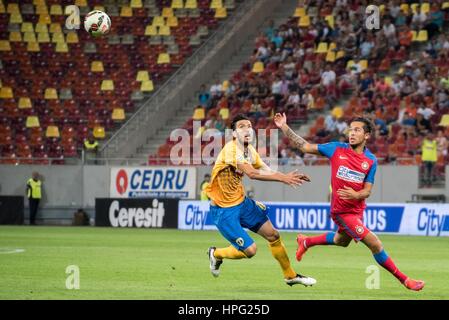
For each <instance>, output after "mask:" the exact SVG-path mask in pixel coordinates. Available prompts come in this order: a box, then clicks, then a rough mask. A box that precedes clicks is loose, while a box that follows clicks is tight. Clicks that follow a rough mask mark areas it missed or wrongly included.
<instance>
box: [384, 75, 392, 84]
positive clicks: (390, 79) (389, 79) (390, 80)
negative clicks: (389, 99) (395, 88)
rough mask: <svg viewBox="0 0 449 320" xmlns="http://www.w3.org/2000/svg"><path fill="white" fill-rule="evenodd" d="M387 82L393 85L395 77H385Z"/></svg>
mask: <svg viewBox="0 0 449 320" xmlns="http://www.w3.org/2000/svg"><path fill="white" fill-rule="evenodd" d="M385 83H386V84H388V85H389V86H391V85H392V84H393V78H392V77H385Z"/></svg>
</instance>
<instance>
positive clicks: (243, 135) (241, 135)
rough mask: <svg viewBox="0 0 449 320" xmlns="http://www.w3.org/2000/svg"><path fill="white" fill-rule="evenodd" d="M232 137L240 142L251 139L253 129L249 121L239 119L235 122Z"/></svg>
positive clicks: (247, 141) (243, 142) (244, 142)
mask: <svg viewBox="0 0 449 320" xmlns="http://www.w3.org/2000/svg"><path fill="white" fill-rule="evenodd" d="M234 137H235V138H236V139H237V140H238V141H239V142H240V143H242V144H248V143H250V142H251V141H252V140H253V137H254V130H253V126H252V125H251V121H248V120H241V121H239V122H237V125H236V127H235V131H234Z"/></svg>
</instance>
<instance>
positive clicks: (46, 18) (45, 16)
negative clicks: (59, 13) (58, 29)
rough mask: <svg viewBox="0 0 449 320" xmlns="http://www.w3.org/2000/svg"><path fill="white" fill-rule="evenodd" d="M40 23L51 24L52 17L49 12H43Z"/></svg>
mask: <svg viewBox="0 0 449 320" xmlns="http://www.w3.org/2000/svg"><path fill="white" fill-rule="evenodd" d="M39 23H43V24H51V18H50V16H49V15H48V14H41V15H40V16H39Z"/></svg>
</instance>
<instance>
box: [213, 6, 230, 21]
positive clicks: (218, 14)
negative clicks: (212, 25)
mask: <svg viewBox="0 0 449 320" xmlns="http://www.w3.org/2000/svg"><path fill="white" fill-rule="evenodd" d="M227 17H228V9H226V8H217V9H216V11H215V18H216V19H224V18H227Z"/></svg>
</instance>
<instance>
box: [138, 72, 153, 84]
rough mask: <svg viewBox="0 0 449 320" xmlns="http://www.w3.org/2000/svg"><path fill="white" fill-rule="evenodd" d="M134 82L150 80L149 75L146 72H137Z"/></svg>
mask: <svg viewBox="0 0 449 320" xmlns="http://www.w3.org/2000/svg"><path fill="white" fill-rule="evenodd" d="M136 80H137V81H140V82H142V81H148V80H150V75H149V74H148V71H146V70H139V72H138V73H137V77H136Z"/></svg>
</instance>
